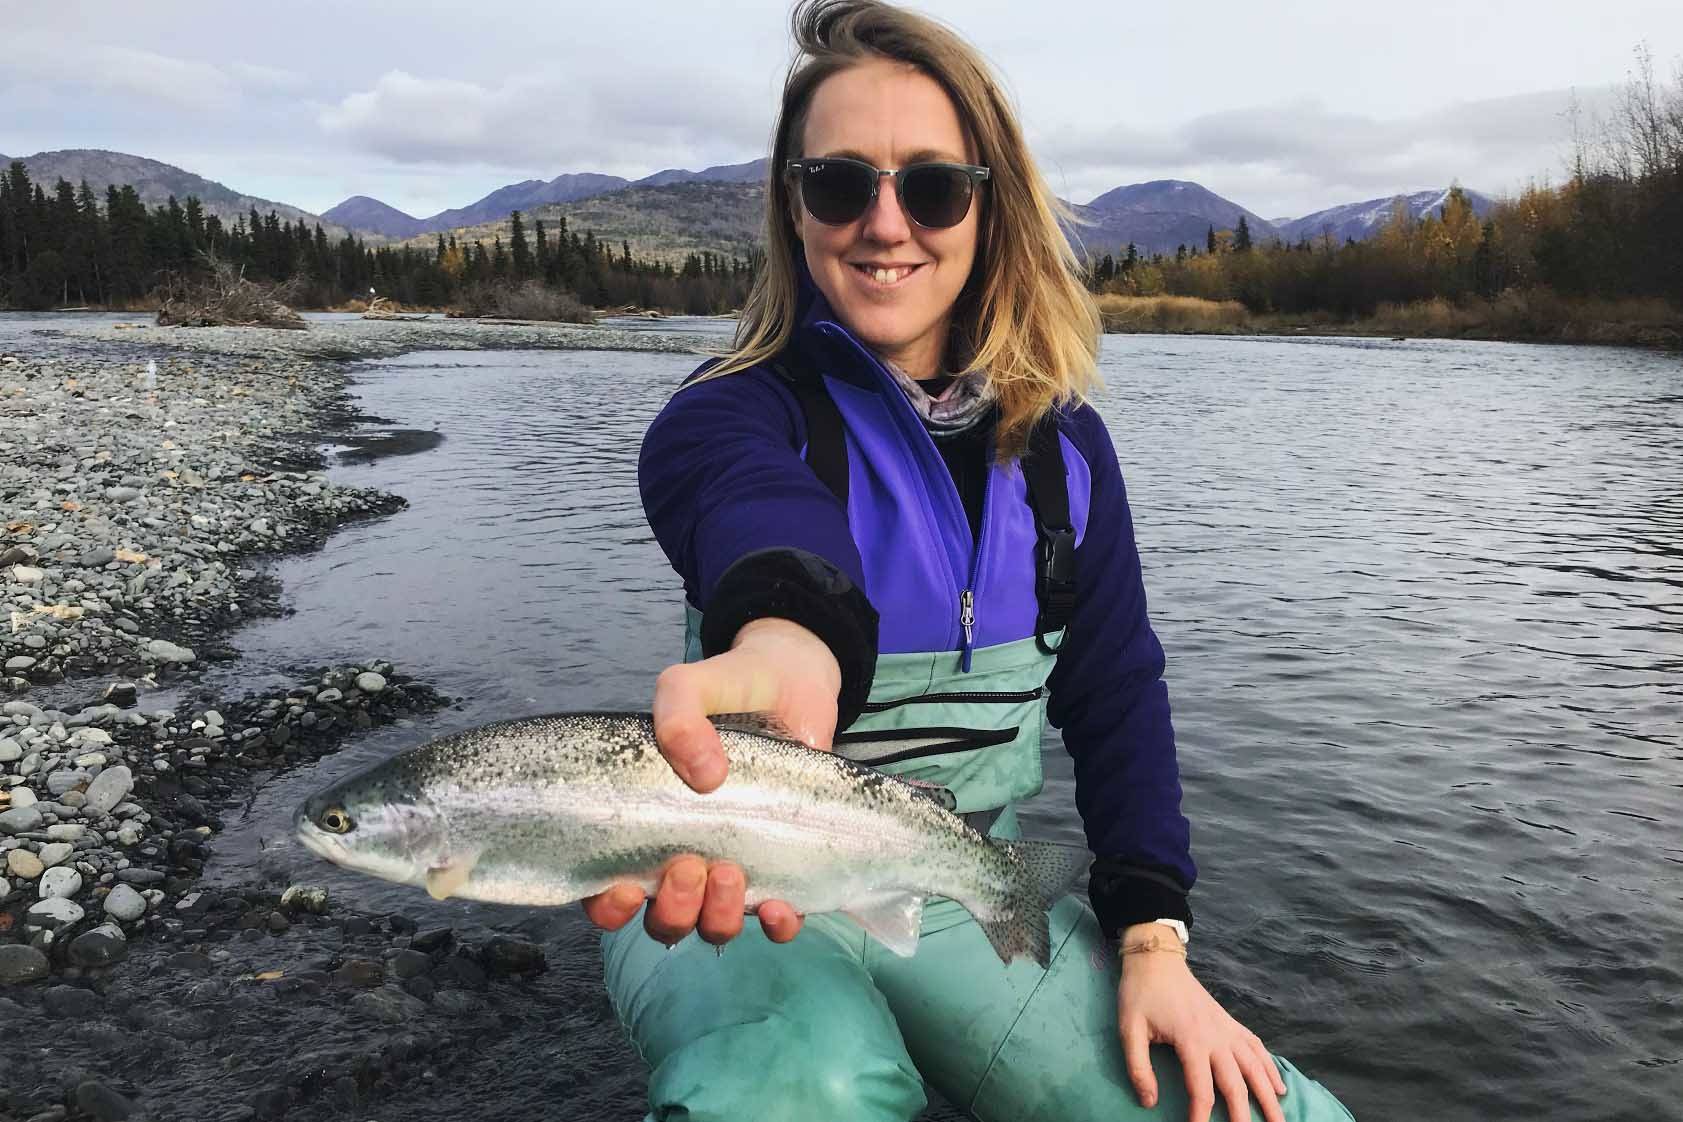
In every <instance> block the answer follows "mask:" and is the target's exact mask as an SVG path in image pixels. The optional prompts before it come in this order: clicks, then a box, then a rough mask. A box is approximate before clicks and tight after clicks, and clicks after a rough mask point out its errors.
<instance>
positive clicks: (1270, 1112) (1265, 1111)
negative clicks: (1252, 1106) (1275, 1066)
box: [1236, 1052, 1286, 1122]
mask: <svg viewBox="0 0 1683 1122" xmlns="http://www.w3.org/2000/svg"><path fill="white" fill-rule="evenodd" d="M1236 1059H1237V1060H1238V1062H1239V1066H1240V1067H1241V1068H1242V1069H1243V1071H1244V1076H1245V1082H1246V1084H1248V1085H1249V1087H1250V1093H1251V1095H1253V1096H1254V1097H1255V1098H1256V1104H1257V1108H1258V1109H1259V1110H1261V1111H1262V1117H1263V1119H1264V1120H1265V1122H1285V1120H1286V1115H1285V1112H1284V1111H1283V1110H1281V1109H1280V1098H1279V1093H1278V1092H1276V1091H1275V1090H1274V1085H1273V1084H1272V1083H1271V1082H1269V1079H1268V1069H1269V1068H1270V1067H1271V1066H1272V1065H1270V1064H1265V1063H1263V1062H1262V1061H1261V1060H1258V1059H1257V1058H1256V1056H1255V1055H1254V1054H1253V1053H1249V1052H1244V1053H1241V1054H1240V1055H1238V1056H1237V1057H1236Z"/></svg>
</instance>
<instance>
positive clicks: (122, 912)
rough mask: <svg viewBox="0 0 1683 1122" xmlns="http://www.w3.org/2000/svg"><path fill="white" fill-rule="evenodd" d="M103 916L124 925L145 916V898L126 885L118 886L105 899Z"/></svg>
mask: <svg viewBox="0 0 1683 1122" xmlns="http://www.w3.org/2000/svg"><path fill="white" fill-rule="evenodd" d="M105 914H106V915H108V916H110V917H111V918H112V919H117V920H122V921H124V922H125V923H126V922H129V921H132V920H137V919H139V918H140V917H141V916H143V915H145V914H146V898H145V897H144V896H142V895H141V894H140V893H138V892H136V891H135V890H134V889H132V888H130V887H129V886H128V885H126V884H119V885H117V887H115V888H113V889H112V890H111V891H110V893H109V894H108V895H107V896H106V897H105Z"/></svg>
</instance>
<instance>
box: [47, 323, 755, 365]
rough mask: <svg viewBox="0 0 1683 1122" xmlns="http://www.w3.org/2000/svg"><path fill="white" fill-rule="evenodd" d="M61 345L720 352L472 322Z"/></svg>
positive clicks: (135, 329)
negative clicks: (119, 344) (114, 344)
mask: <svg viewBox="0 0 1683 1122" xmlns="http://www.w3.org/2000/svg"><path fill="white" fill-rule="evenodd" d="M62 333H63V334H64V336H65V337H67V338H72V339H83V340H92V341H97V342H102V343H123V344H128V345H131V346H132V345H139V346H147V347H169V348H171V349H175V350H181V351H187V352H197V353H200V354H215V355H223V356H229V355H239V356H248V357H262V358H283V359H286V358H322V359H369V358H391V357H394V356H396V355H400V354H404V353H406V352H408V351H421V350H426V351H489V350H570V351H581V350H589V351H657V352H663V353H667V354H691V353H695V352H699V351H704V350H709V349H714V350H716V349H718V348H719V347H720V345H721V343H722V342H723V340H722V339H721V338H720V337H719V336H716V335H689V334H684V333H681V332H667V331H634V330H631V329H628V328H621V327H613V326H605V325H602V324H578V323H539V322H535V321H534V322H524V321H512V320H502V321H493V322H483V321H480V320H471V319H444V318H439V319H428V320H420V321H406V320H336V321H327V322H323V321H314V322H312V323H311V324H310V326H309V329H308V330H307V331H287V330H283V329H280V328H273V327H196V328H178V327H158V326H156V325H154V324H151V323H144V322H139V321H137V322H136V323H135V324H133V325H132V326H124V327H115V326H99V325H94V324H67V325H65V327H64V328H63V329H62Z"/></svg>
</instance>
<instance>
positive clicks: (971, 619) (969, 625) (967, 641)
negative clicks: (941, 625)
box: [941, 462, 994, 674]
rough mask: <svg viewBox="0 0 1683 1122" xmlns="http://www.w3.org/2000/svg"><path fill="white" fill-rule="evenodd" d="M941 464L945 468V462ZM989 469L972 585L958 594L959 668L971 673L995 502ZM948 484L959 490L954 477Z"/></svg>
mask: <svg viewBox="0 0 1683 1122" xmlns="http://www.w3.org/2000/svg"><path fill="white" fill-rule="evenodd" d="M941 466H942V467H943V468H945V467H946V464H945V462H943V463H942V465H941ZM987 471H988V473H987V475H986V476H984V477H983V480H982V521H981V528H980V529H979V530H978V531H977V534H976V551H975V553H974V554H973V555H972V556H971V558H970V587H969V588H966V589H964V590H962V591H961V592H960V593H959V594H958V623H959V626H960V627H962V628H963V629H964V654H963V655H962V656H960V658H959V661H958V668H959V670H960V671H961V672H962V673H965V674H968V673H970V652H971V651H972V650H973V649H974V647H975V645H976V580H977V578H978V577H979V576H980V575H981V572H982V549H983V547H985V546H986V545H987V543H988V516H989V515H990V514H992V513H993V511H992V509H991V507H992V505H993V504H992V503H990V502H989V501H988V500H989V499H991V498H992V497H993V475H994V472H993V464H992V463H991V462H990V463H989V464H988V468H987ZM947 474H948V475H951V474H952V473H951V472H948V473H947ZM947 484H948V485H949V486H951V487H952V488H953V490H954V491H955V492H956V491H957V490H958V484H957V483H956V482H954V481H953V480H952V479H948V480H947ZM960 505H962V496H961V497H960Z"/></svg>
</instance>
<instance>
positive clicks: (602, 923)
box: [581, 884, 646, 931]
mask: <svg viewBox="0 0 1683 1122" xmlns="http://www.w3.org/2000/svg"><path fill="white" fill-rule="evenodd" d="M645 895H646V894H645V893H644V892H643V890H642V889H641V888H639V887H637V886H636V885H634V884H616V885H614V886H613V887H612V888H610V889H608V890H607V891H605V892H598V893H597V894H596V895H594V896H587V897H585V898H584V900H583V901H581V903H583V905H584V914H585V916H586V917H587V918H588V919H589V920H590V922H591V923H594V924H595V925H596V926H597V927H603V928H606V929H607V930H609V931H618V930H619V929H620V928H622V927H624V926H625V925H626V924H628V923H630V922H631V917H632V916H634V915H636V914H637V909H638V908H641V907H642V906H643V900H644V898H645Z"/></svg>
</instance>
